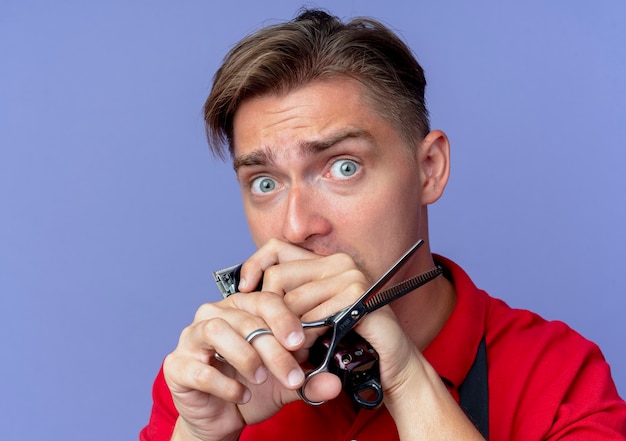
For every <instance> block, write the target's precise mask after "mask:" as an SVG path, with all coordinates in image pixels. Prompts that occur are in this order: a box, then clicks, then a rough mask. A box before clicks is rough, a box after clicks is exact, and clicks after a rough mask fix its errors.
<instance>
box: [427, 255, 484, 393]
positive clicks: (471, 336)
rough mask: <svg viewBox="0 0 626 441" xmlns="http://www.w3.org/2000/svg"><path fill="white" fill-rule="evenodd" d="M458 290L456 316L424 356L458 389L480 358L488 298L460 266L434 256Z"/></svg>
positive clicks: (451, 318)
mask: <svg viewBox="0 0 626 441" xmlns="http://www.w3.org/2000/svg"><path fill="white" fill-rule="evenodd" d="M434 258H435V262H436V263H437V264H438V265H440V266H441V267H442V268H443V269H444V276H445V277H447V278H448V279H450V281H451V282H452V283H453V284H454V287H455V290H456V304H455V306H454V310H453V311H452V314H451V315H450V317H449V318H448V320H447V321H446V323H445V325H444V326H443V328H442V329H441V331H439V333H438V334H437V336H436V337H435V338H434V339H433V341H432V342H431V343H430V344H429V345H428V347H426V349H425V350H424V352H423V353H424V357H426V359H427V360H428V362H429V363H430V364H431V365H432V366H433V368H434V369H435V370H436V371H437V373H438V374H439V376H441V377H442V378H443V379H444V380H447V381H448V382H450V383H452V384H453V385H454V387H455V388H458V387H459V385H460V384H461V383H462V382H463V380H464V379H465V377H466V376H467V373H468V372H469V370H470V368H471V366H472V363H473V362H474V359H475V357H476V351H477V350H478V345H479V343H480V340H481V338H482V337H483V335H484V332H485V317H486V314H487V295H486V293H485V292H484V291H481V290H479V289H478V288H476V286H475V285H474V283H473V282H472V280H471V279H470V278H469V276H468V275H467V274H466V273H465V271H463V269H462V268H461V267H459V266H458V265H457V264H455V263H454V262H452V261H451V260H448V259H446V258H444V257H442V256H438V255H434Z"/></svg>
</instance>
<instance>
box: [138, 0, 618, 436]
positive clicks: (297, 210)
mask: <svg viewBox="0 0 626 441" xmlns="http://www.w3.org/2000/svg"><path fill="white" fill-rule="evenodd" d="M425 84H426V81H425V79H424V76H423V71H422V69H421V67H420V66H419V64H418V63H417V62H416V61H415V58H414V57H413V56H412V54H411V52H410V50H409V49H408V48H407V47H406V46H405V44H404V43H402V42H401V41H400V40H399V39H398V38H397V37H396V36H395V35H394V34H393V33H391V32H390V31H389V30H388V29H386V28H385V27H383V26H382V25H381V24H379V23H377V22H375V21H372V20H366V19H359V20H354V21H352V22H350V23H347V24H344V23H342V22H340V21H339V20H338V19H336V18H335V17H331V16H329V15H327V14H326V13H324V12H321V11H306V12H304V13H303V14H301V15H300V16H299V17H297V18H296V19H294V20H293V21H291V22H288V23H284V24H281V25H276V26H271V27H268V28H265V29H262V30H260V31H258V32H256V33H255V34H253V35H251V36H249V37H247V38H245V39H244V40H243V41H241V42H240V43H239V44H238V45H237V46H236V47H235V48H233V50H232V51H231V52H230V53H229V54H228V55H227V57H226V60H225V62H224V64H223V65H222V67H221V68H220V70H219V71H218V72H217V74H216V77H215V80H214V85H213V89H212V92H211V94H210V96H209V98H208V100H207V102H206V105H205V117H206V123H207V130H208V134H209V140H210V143H211V145H212V147H213V148H214V151H215V152H216V153H217V154H218V155H222V156H225V152H224V151H223V150H222V149H223V148H225V146H227V147H228V150H229V153H230V155H231V157H232V160H233V165H234V169H235V172H236V177H237V180H238V182H239V184H240V186H241V192H242V199H243V204H244V208H245V212H246V216H247V220H248V224H249V227H250V231H251V233H252V237H253V239H254V241H255V243H256V245H257V246H258V251H257V252H256V253H255V254H254V255H253V256H251V257H250V258H249V259H248V260H247V261H246V262H245V264H244V265H243V267H242V270H241V275H242V279H241V283H240V284H239V287H238V288H239V291H241V293H238V294H234V295H232V296H230V297H228V298H226V299H225V300H223V301H220V302H216V303H212V304H206V305H203V306H201V307H200V309H199V310H198V312H197V314H196V317H195V319H194V321H193V323H192V324H191V325H190V326H189V327H187V328H186V329H185V330H183V332H182V334H181V337H180V341H179V344H178V347H177V348H176V349H175V350H174V352H172V353H171V354H170V355H169V356H168V357H167V358H166V360H165V362H164V365H163V369H162V371H161V372H160V373H159V376H158V377H157V380H156V382H155V386H154V408H153V412H152V416H151V419H150V423H149V425H148V426H147V427H146V428H145V429H144V430H143V431H142V433H141V439H143V440H166V439H176V440H226V439H231V440H235V439H241V440H247V439H254V440H260V439H268V440H273V439H298V440H309V439H310V440H319V439H341V440H343V439H345V440H351V439H358V440H380V439H401V440H414V439H415V440H417V439H428V440H437V439H467V440H472V439H484V438H490V439H492V440H514V439H523V440H541V439H584V440H600V439H602V440H609V439H610V440H615V439H626V435H625V433H626V404H625V403H624V401H623V400H621V398H620V397H619V396H618V394H617V391H616V389H615V386H614V384H613V381H612V379H611V376H610V372H609V367H608V365H607V364H606V362H605V361H604V359H603V357H602V354H601V353H600V351H599V349H598V348H597V346H595V345H594V344H593V343H591V342H589V341H587V340H585V339H583V338H582V337H581V336H579V335H578V334H576V333H575V332H574V331H572V330H571V329H569V328H568V327H566V326H565V325H563V324H562V323H554V322H546V321H544V320H543V319H541V318H540V317H538V316H536V315H534V314H532V313H530V312H528V311H520V310H513V309H511V308H509V307H508V306H507V305H505V304H504V303H503V302H501V301H499V300H496V299H494V298H491V297H489V296H488V295H487V294H486V293H484V292H483V291H480V290H478V289H477V288H476V287H475V286H474V285H473V284H472V282H471V280H470V279H469V277H468V276H467V275H466V274H465V273H464V272H463V270H462V269H461V268H459V267H458V266H457V265H455V264H454V263H453V262H451V261H449V260H447V259H445V258H443V257H439V256H433V255H432V254H431V253H430V247H429V244H428V217H427V206H428V205H429V204H431V203H433V202H435V201H436V200H437V199H438V198H439V197H440V196H441V195H442V193H443V190H444V188H445V185H446V183H447V180H448V174H449V144H448V140H447V138H446V136H445V134H444V133H443V132H441V131H438V130H434V131H430V129H429V123H428V115H427V111H426V108H425V105H424V88H425ZM419 239H423V240H424V241H425V245H424V246H423V247H422V248H421V249H419V250H418V251H417V253H416V254H415V256H414V257H413V258H412V260H411V261H410V262H409V264H408V265H406V266H405V267H403V268H402V269H401V271H400V273H399V274H398V275H397V276H396V278H397V280H398V281H400V280H405V279H408V278H410V277H412V276H414V275H416V274H419V273H422V272H424V271H426V270H429V269H431V268H433V267H434V266H435V265H440V266H441V267H442V268H443V270H444V277H438V278H435V279H434V280H433V281H431V282H429V283H428V284H426V285H424V286H423V287H421V288H419V289H416V290H415V291H413V292H411V293H409V294H407V295H405V296H404V297H402V298H400V299H398V300H396V301H394V302H393V303H391V304H390V305H389V306H386V307H383V308H381V309H380V310H378V311H376V312H374V313H372V314H370V315H368V316H367V317H365V318H364V319H363V320H361V321H360V322H359V324H358V326H357V327H356V331H357V332H358V334H360V335H361V336H362V337H363V338H365V339H366V340H367V341H368V342H369V343H370V344H371V345H372V346H373V348H375V350H376V352H377V353H378V355H379V368H380V381H381V384H382V390H383V395H384V405H383V406H382V407H380V408H378V409H376V410H365V409H359V408H358V407H355V406H354V404H353V402H352V401H351V400H350V399H349V398H348V396H347V395H346V394H344V393H343V392H342V389H341V384H340V381H339V379H338V377H336V376H334V375H332V374H329V373H327V374H322V375H319V376H316V377H314V378H313V379H312V380H311V381H310V383H308V384H307V385H306V389H305V393H306V396H307V398H309V399H311V400H313V401H327V403H326V404H324V405H321V406H319V407H314V406H311V405H309V404H306V403H305V402H303V401H302V400H301V399H300V396H299V395H298V389H299V388H300V387H301V386H302V385H303V383H304V380H305V376H304V375H305V370H306V369H307V368H306V367H303V366H306V360H307V358H308V356H309V348H310V347H311V346H312V345H313V343H314V342H315V340H316V339H317V338H318V337H319V336H320V334H321V333H323V329H322V330H319V329H318V330H306V332H305V331H304V330H303V329H302V326H301V322H302V321H310V320H316V319H320V318H323V317H325V316H327V315H329V314H331V313H333V312H335V311H338V310H340V309H341V308H343V307H345V306H347V305H349V304H351V303H352V302H353V301H354V300H355V299H357V298H358V297H359V296H360V295H361V294H362V293H363V292H364V291H365V290H366V289H367V288H368V287H369V285H370V284H371V283H372V282H373V281H374V280H376V279H377V278H378V277H380V276H381V275H382V274H383V273H384V271H385V270H386V269H387V268H388V267H389V266H390V265H391V264H392V263H393V262H395V261H396V260H397V259H398V257H399V256H401V255H402V254H403V253H404V252H405V251H406V250H407V249H408V248H409V247H410V246H411V245H412V244H414V243H415V242H416V241H417V240H419ZM261 280H262V289H261V290H260V291H257V289H256V287H257V285H258V284H259V282H260V281H261ZM258 329H268V330H271V334H266V335H263V336H261V337H259V338H256V339H251V338H249V336H250V335H251V333H252V332H253V331H255V330H258ZM217 354H219V355H217Z"/></svg>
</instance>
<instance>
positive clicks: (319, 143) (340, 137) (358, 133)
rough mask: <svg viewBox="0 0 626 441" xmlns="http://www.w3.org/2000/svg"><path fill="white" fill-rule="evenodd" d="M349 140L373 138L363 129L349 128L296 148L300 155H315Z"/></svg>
mask: <svg viewBox="0 0 626 441" xmlns="http://www.w3.org/2000/svg"><path fill="white" fill-rule="evenodd" d="M349 138H365V139H369V140H371V139H373V136H372V135H371V134H370V133H369V132H368V131H367V130H363V129H354V128H349V129H345V130H341V131H339V132H337V133H334V134H333V135H331V136H329V137H328V138H326V139H320V140H315V141H305V142H303V143H301V144H300V145H299V146H298V148H299V150H300V153H301V154H303V155H307V154H308V155H311V154H315V153H320V152H323V151H324V150H327V149H329V148H331V147H332V146H334V145H335V144H337V143H339V142H341V141H344V140H346V139H349Z"/></svg>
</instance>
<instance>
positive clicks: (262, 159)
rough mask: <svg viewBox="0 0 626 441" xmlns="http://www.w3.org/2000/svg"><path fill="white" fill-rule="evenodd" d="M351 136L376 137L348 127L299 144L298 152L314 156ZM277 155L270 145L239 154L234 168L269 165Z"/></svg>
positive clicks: (235, 159) (234, 160)
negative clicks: (325, 136) (324, 136)
mask: <svg viewBox="0 0 626 441" xmlns="http://www.w3.org/2000/svg"><path fill="white" fill-rule="evenodd" d="M350 138H363V139H367V140H373V139H374V137H373V136H372V134H371V133H370V132H368V131H367V130H364V129H355V128H348V129H344V130H340V131H338V132H336V133H333V134H332V135H330V136H329V137H327V138H324V139H318V140H313V141H304V142H301V143H300V144H298V145H297V147H296V148H297V150H298V154H300V155H302V156H312V155H315V154H317V153H321V152H323V151H324V150H327V149H329V148H331V147H332V146H334V145H335V144H338V143H339V142H341V141H344V140H346V139H350ZM275 157H276V153H275V151H274V150H273V149H272V148H271V147H269V146H266V147H263V148H260V149H258V150H255V151H253V152H250V153H247V154H245V155H241V156H238V157H237V158H234V159H233V169H234V170H235V172H237V171H238V170H239V169H240V168H241V167H246V166H254V165H268V164H272V163H273V162H274V159H275Z"/></svg>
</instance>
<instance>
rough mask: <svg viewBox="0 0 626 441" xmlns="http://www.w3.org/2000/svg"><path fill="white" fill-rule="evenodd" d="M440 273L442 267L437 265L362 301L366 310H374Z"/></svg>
mask: <svg viewBox="0 0 626 441" xmlns="http://www.w3.org/2000/svg"><path fill="white" fill-rule="evenodd" d="M442 273H443V269H442V268H441V267H440V266H438V267H436V268H433V269H431V270H429V271H426V272H424V273H422V274H418V275H417V276H415V277H411V278H410V279H407V280H405V281H404V282H400V283H398V284H397V285H394V286H392V287H391V288H387V289H385V290H383V291H380V292H379V293H377V294H374V295H373V296H372V297H370V298H369V299H367V300H366V301H365V302H364V303H365V307H366V308H367V312H372V311H375V310H377V309H378V308H381V307H383V306H385V305H386V304H388V303H391V302H393V301H394V300H396V299H399V298H400V297H402V296H403V295H405V294H408V293H410V292H411V291H413V290H415V289H417V288H419V287H420V286H422V285H425V284H426V283H428V282H430V281H431V280H433V279H434V278H436V277H438V276H440V275H441V274H442Z"/></svg>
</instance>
